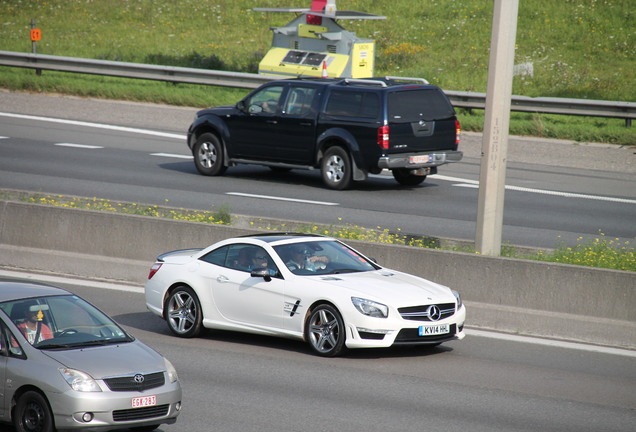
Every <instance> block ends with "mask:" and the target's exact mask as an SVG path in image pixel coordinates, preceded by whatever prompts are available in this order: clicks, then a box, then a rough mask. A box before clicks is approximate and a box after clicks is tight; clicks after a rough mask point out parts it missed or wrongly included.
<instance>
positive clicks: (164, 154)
mask: <svg viewBox="0 0 636 432" xmlns="http://www.w3.org/2000/svg"><path fill="white" fill-rule="evenodd" d="M150 156H160V157H167V158H177V159H194V157H193V156H188V155H180V154H173V153H150Z"/></svg>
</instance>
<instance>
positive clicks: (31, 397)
mask: <svg viewBox="0 0 636 432" xmlns="http://www.w3.org/2000/svg"><path fill="white" fill-rule="evenodd" d="M13 425H14V427H15V430H16V432H53V430H54V427H53V415H52V414H51V408H49V404H48V402H47V401H46V399H45V398H44V396H42V395H41V394H40V393H38V392H35V391H28V392H26V393H24V394H23V395H22V396H20V398H19V399H18V403H17V404H16V406H15V416H14V418H13Z"/></svg>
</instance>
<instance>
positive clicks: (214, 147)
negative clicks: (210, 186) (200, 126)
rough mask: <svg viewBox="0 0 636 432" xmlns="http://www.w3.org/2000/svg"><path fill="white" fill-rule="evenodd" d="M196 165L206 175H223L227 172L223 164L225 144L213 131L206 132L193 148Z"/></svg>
mask: <svg viewBox="0 0 636 432" xmlns="http://www.w3.org/2000/svg"><path fill="white" fill-rule="evenodd" d="M192 155H193V156H194V165H195V166H196V167H197V171H199V172H200V173H201V174H203V175H206V176H216V175H221V174H223V173H224V172H225V169H226V168H227V167H225V166H224V165H223V146H222V145H221V141H220V140H219V138H218V137H217V136H216V135H214V134H212V133H204V134H203V135H201V136H200V137H199V139H198V140H197V142H196V143H195V144H194V147H193V148H192Z"/></svg>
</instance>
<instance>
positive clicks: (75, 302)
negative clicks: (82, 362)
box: [0, 295, 133, 349]
mask: <svg viewBox="0 0 636 432" xmlns="http://www.w3.org/2000/svg"><path fill="white" fill-rule="evenodd" d="M0 309H2V310H3V311H4V312H5V313H6V314H7V315H8V316H9V317H10V318H11V320H12V321H13V322H14V324H15V325H16V327H18V329H19V330H20V332H21V333H22V335H23V336H24V337H25V338H26V340H27V341H28V342H29V343H30V344H31V345H33V346H34V347H36V348H40V349H70V348H77V347H84V346H91V345H107V344H110V343H122V342H130V341H132V340H133V338H132V337H131V336H129V335H128V334H127V333H126V332H125V331H124V330H123V329H122V328H121V327H119V326H118V325H117V324H116V323H115V322H114V321H113V320H111V319H110V318H109V317H107V316H106V315H105V314H103V313H102V312H100V311H99V310H98V309H96V308H95V307H93V306H92V305H91V304H89V303H88V302H86V301H84V300H82V299H81V298H79V297H77V296H75V295H65V296H49V297H37V298H29V299H22V300H15V301H9V302H4V303H2V304H0Z"/></svg>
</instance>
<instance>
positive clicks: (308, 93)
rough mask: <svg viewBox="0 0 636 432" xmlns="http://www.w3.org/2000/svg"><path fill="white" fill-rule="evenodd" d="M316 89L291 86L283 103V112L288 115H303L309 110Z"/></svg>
mask: <svg viewBox="0 0 636 432" xmlns="http://www.w3.org/2000/svg"><path fill="white" fill-rule="evenodd" d="M315 93H316V89H315V88H313V87H292V89H291V90H290V92H289V96H288V97H287V102H286V103H285V109H284V111H285V113H286V114H289V115H305V114H308V113H309V112H310V111H311V103H312V101H313V100H314V95H315Z"/></svg>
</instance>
